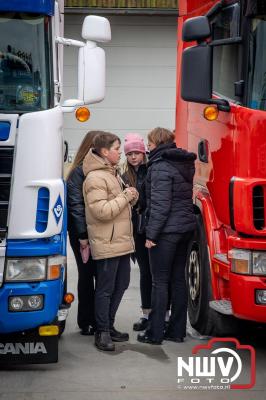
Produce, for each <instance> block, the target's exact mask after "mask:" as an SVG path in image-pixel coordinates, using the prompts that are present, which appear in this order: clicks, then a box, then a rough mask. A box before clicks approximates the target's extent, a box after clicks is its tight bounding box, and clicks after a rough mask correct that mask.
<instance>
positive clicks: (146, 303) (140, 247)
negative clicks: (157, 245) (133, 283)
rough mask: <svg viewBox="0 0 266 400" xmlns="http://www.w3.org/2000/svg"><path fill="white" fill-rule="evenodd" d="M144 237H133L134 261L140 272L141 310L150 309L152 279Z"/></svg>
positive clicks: (137, 235)
mask: <svg viewBox="0 0 266 400" xmlns="http://www.w3.org/2000/svg"><path fill="white" fill-rule="evenodd" d="M145 242H146V236H145V234H143V235H139V234H136V235H135V247H136V253H135V256H136V259H137V262H138V265H139V271H140V298H141V308H143V309H150V308H151V290H152V277H151V270H150V260H149V252H148V249H147V248H146V247H145Z"/></svg>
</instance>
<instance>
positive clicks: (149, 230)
mask: <svg viewBox="0 0 266 400" xmlns="http://www.w3.org/2000/svg"><path fill="white" fill-rule="evenodd" d="M195 159H196V154H194V153H189V152H188V151H186V150H183V149H181V148H177V147H176V145H175V144H174V143H171V144H163V145H159V146H158V147H156V149H154V150H152V151H151V152H150V156H149V162H148V173H147V180H146V198H147V199H146V201H147V211H146V212H147V214H146V215H147V225H146V238H147V239H150V240H152V241H155V242H156V240H158V238H159V235H160V234H162V233H184V232H189V231H192V230H194V229H195V226H196V220H195V215H194V213H193V201H192V187H193V176H194V173H195V166H194V161H195Z"/></svg>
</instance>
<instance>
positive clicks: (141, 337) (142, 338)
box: [137, 331, 162, 344]
mask: <svg viewBox="0 0 266 400" xmlns="http://www.w3.org/2000/svg"><path fill="white" fill-rule="evenodd" d="M137 341H138V342H140V343H148V344H162V341H161V340H160V341H159V340H154V339H152V338H151V337H150V336H149V334H148V333H147V332H146V331H144V332H142V333H139V334H138V336H137Z"/></svg>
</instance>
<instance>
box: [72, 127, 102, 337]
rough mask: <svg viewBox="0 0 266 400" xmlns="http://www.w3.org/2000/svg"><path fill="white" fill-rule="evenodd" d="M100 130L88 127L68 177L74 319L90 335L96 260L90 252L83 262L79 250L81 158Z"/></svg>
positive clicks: (82, 245) (84, 236) (83, 244)
mask: <svg viewBox="0 0 266 400" xmlns="http://www.w3.org/2000/svg"><path fill="white" fill-rule="evenodd" d="M97 134H99V131H90V132H88V133H87V134H86V136H85V137H84V139H83V141H82V143H81V145H80V147H79V149H78V151H77V154H76V157H75V159H74V161H73V164H72V166H71V169H70V171H69V174H68V177H67V209H68V234H69V240H70V245H71V248H72V250H73V253H74V256H75V260H76V263H77V267H78V316H77V322H78V326H79V328H80V333H81V334H82V335H93V334H94V331H95V316H94V292H95V289H94V286H95V283H94V278H95V271H96V270H95V261H93V259H92V257H91V256H90V257H89V259H88V260H87V262H85V263H84V262H83V260H82V256H81V251H86V250H88V248H87V247H88V245H89V241H88V232H87V224H86V217H85V203H84V198H83V182H84V179H85V177H84V174H83V170H82V163H83V160H84V158H85V156H86V154H87V153H88V151H89V150H90V148H91V147H92V143H93V140H94V138H95V136H96V135H97Z"/></svg>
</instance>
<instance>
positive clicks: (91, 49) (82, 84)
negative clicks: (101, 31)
mask: <svg viewBox="0 0 266 400" xmlns="http://www.w3.org/2000/svg"><path fill="white" fill-rule="evenodd" d="M104 97H105V52H104V50H103V49H102V48H100V47H97V46H96V44H95V43H93V42H87V43H86V45H85V46H84V47H81V48H80V49H79V58H78V98H79V99H80V100H82V101H83V102H84V104H93V103H98V102H99V101H101V100H103V99H104Z"/></svg>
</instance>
